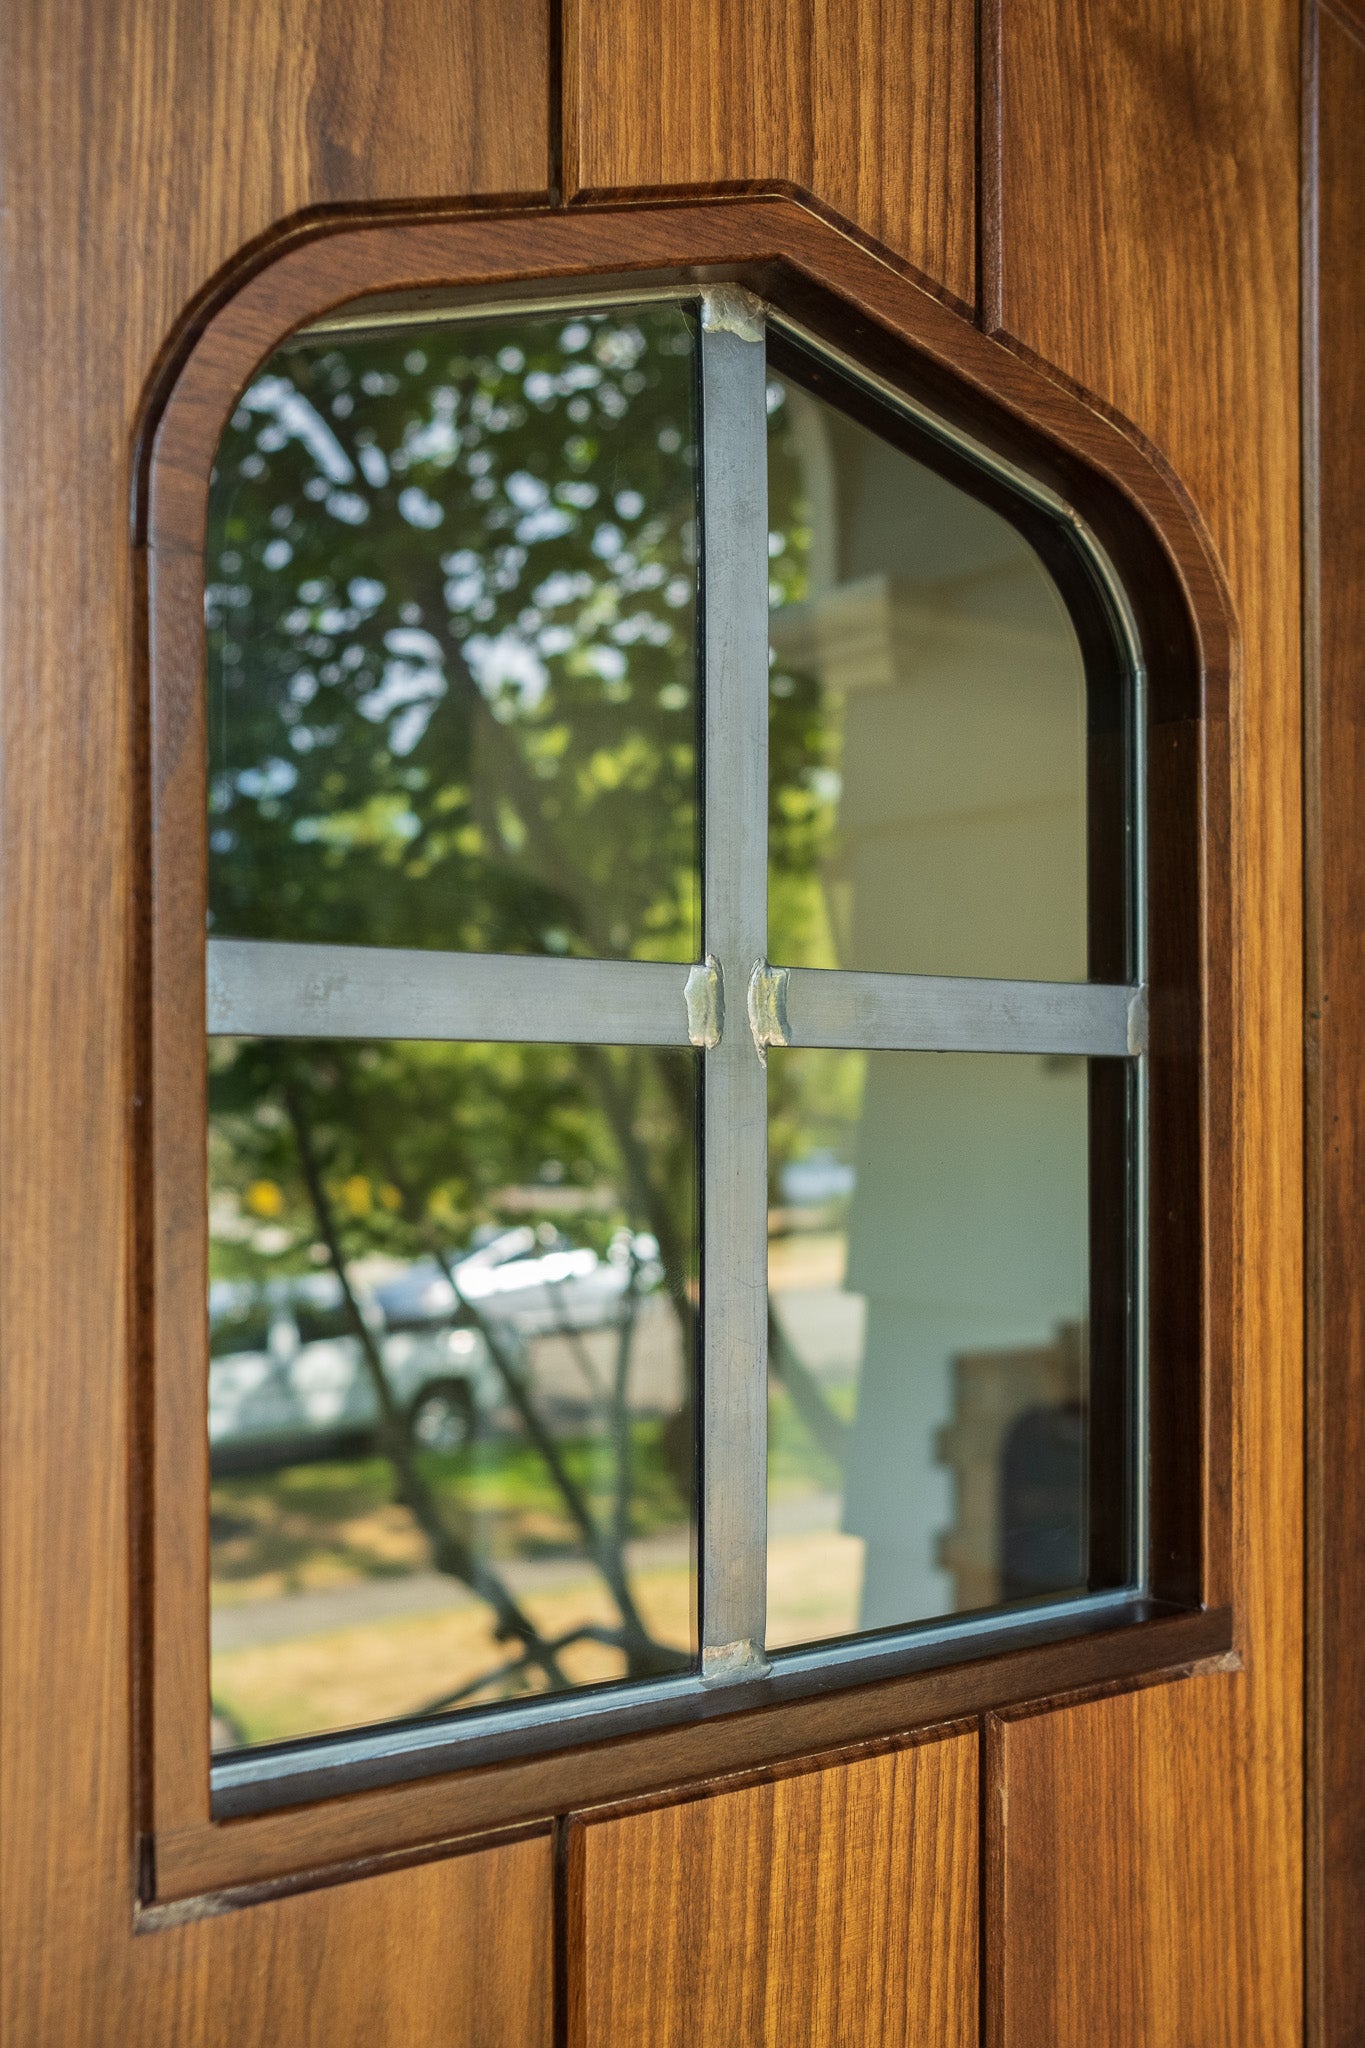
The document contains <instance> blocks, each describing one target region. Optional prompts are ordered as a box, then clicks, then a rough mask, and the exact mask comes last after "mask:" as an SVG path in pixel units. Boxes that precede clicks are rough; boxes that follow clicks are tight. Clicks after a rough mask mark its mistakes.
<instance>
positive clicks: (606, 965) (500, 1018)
mask: <svg viewBox="0 0 1365 2048" xmlns="http://www.w3.org/2000/svg"><path fill="white" fill-rule="evenodd" d="M687 971H688V970H687V964H686V963H685V962H681V961H679V962H674V961H657V960H568V959H563V958H560V957H558V956H556V955H553V954H550V955H543V954H539V953H525V954H523V953H436V952H426V951H423V950H420V949H410V948H399V947H386V946H314V945H304V944H293V943H286V942H283V941H278V940H269V939H210V940H209V942H208V1028H209V1031H210V1033H211V1034H212V1035H214V1036H219V1037H239V1038H408V1039H419V1038H420V1039H467V1040H474V1041H477V1040H506V1041H514V1042H517V1043H534V1044H544V1045H656V1046H671V1045H677V1046H682V1047H687V1046H688V1045H689V1040H688V1016H687V1003H686V1000H685V997H684V989H685V986H686V980H687Z"/></svg>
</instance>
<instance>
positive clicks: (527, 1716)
mask: <svg viewBox="0 0 1365 2048" xmlns="http://www.w3.org/2000/svg"><path fill="white" fill-rule="evenodd" d="M1157 1611H1158V1610H1157V1609H1155V1608H1154V1607H1153V1606H1152V1604H1151V1603H1150V1602H1148V1601H1146V1600H1145V1599H1143V1598H1142V1597H1141V1596H1140V1595H1138V1594H1137V1593H1136V1592H1135V1591H1134V1589H1133V1588H1132V1587H1131V1586H1129V1587H1118V1588H1115V1589H1113V1590H1112V1591H1105V1592H1102V1593H1080V1594H1055V1595H1052V1596H1050V1597H1045V1598H1043V1599H1040V1600H1038V1601H1036V1602H1032V1603H1030V1604H1028V1605H1027V1606H1020V1607H1005V1608H991V1609H986V1610H983V1611H981V1612H979V1613H975V1614H967V1615H958V1616H949V1617H947V1618H946V1619H944V1620H941V1621H934V1622H920V1623H914V1624H911V1625H910V1626H908V1627H906V1628H903V1629H895V1630H886V1631H883V1632H882V1633H880V1634H877V1635H865V1636H849V1637H846V1638H843V1639H842V1640H840V1641H837V1642H831V1643H816V1644H812V1645H810V1646H809V1647H807V1648H801V1649H796V1650H778V1651H774V1652H773V1653H772V1662H771V1666H770V1668H769V1669H768V1671H767V1672H766V1673H764V1674H763V1675H761V1676H757V1677H754V1678H753V1679H752V1680H750V1681H749V1682H747V1683H743V1684H736V1685H724V1686H716V1685H708V1684H707V1683H706V1682H705V1681H704V1679H703V1678H702V1677H701V1675H700V1672H694V1673H688V1674H684V1675H683V1676H680V1677H677V1678H656V1679H641V1680H637V1681H635V1682H634V1683H631V1684H624V1685H603V1686H592V1687H585V1688H584V1689H583V1690H582V1691H580V1692H570V1693H541V1694H539V1695H538V1696H537V1697H536V1698H535V1699H534V1700H529V1701H524V1702H523V1701H518V1702H516V1703H508V1704H506V1705H499V1706H491V1707H472V1708H471V1707H467V1708H465V1709H463V1710H462V1711H459V1712H456V1713H452V1714H447V1715H442V1716H440V1717H439V1718H433V1719H431V1720H427V1721H407V1722H399V1723H396V1724H391V1725H389V1726H387V1727H385V1726H380V1727H375V1728H367V1729H358V1730H355V1731H353V1732H351V1733H348V1734H345V1735H327V1736H318V1737H316V1738H314V1739H312V1740H304V1741H300V1742H291V1743H281V1744H276V1745H272V1746H270V1747H263V1748H261V1749H257V1750H241V1751H237V1752H236V1753H234V1754H231V1755H228V1756H222V1757H215V1758H214V1759H213V1762H212V1766H211V1777H210V1782H211V1788H212V1811H213V1818H214V1819H215V1820H233V1819H236V1818H237V1817H239V1816H241V1815H244V1814H250V1813H266V1812H270V1811H271V1810H273V1809H277V1808H279V1807H283V1806H294V1805H299V1804H302V1803H303V1802H305V1801H311V1800H315V1799H324V1798H327V1797H335V1796H337V1795H339V1794H341V1793H343V1792H354V1791H360V1790H362V1789H367V1788H370V1787H374V1786H378V1785H385V1784H398V1783H402V1782H403V1781H405V1780H407V1781H410V1780H412V1779H414V1778H423V1777H433V1776H436V1775H437V1774H439V1773H442V1772H446V1771H457V1770H474V1769H478V1768H480V1767H482V1766H484V1765H488V1764H492V1763H502V1762H505V1761H508V1760H510V1759H511V1758H514V1757H530V1756H537V1755H545V1754H547V1753H549V1752H553V1751H554V1750H558V1749H569V1748H577V1747H579V1746H580V1745H581V1744H584V1743H589V1742H603V1741H609V1740H612V1739H613V1738H620V1737H622V1736H625V1735H633V1734H641V1733H644V1732H646V1731H648V1730H649V1729H652V1728H666V1727H670V1726H676V1725H677V1724H678V1723H679V1722H682V1721H695V1720H710V1719H712V1718H714V1717H716V1716H717V1715H722V1714H734V1713H740V1712H748V1711H749V1710H751V1709H752V1708H755V1707H762V1706H774V1705H777V1704H779V1703H780V1702H783V1701H790V1700H800V1699H809V1698H811V1697H813V1696H815V1695H817V1694H819V1693H823V1692H826V1691H828V1690H829V1689H830V1688H831V1686H838V1687H840V1688H842V1687H844V1686H851V1685H868V1684H874V1683H876V1682H877V1681H878V1680H880V1679H887V1678H895V1677H900V1676H904V1675H907V1674H909V1673H912V1672H915V1671H921V1670H929V1669H935V1668H938V1667H940V1666H943V1667H947V1666H950V1665H953V1664H961V1663H967V1662H970V1661H972V1660H973V1659H975V1658H978V1657H985V1656H993V1655H996V1654H1002V1655H1003V1654H1004V1653H1006V1652H1008V1651H1012V1650H1018V1649H1024V1648H1027V1647H1028V1646H1029V1645H1030V1644H1033V1643H1051V1642H1057V1643H1062V1642H1065V1641H1066V1640H1067V1639H1068V1638H1070V1637H1073V1636H1084V1635H1091V1634H1095V1633H1097V1632H1101V1631H1104V1630H1106V1629H1111V1628H1119V1627H1123V1626H1125V1625H1135V1624H1140V1623H1142V1622H1143V1621H1147V1620H1150V1619H1152V1618H1154V1616H1155V1614H1156V1613H1157ZM1163 1611H1165V1610H1163Z"/></svg>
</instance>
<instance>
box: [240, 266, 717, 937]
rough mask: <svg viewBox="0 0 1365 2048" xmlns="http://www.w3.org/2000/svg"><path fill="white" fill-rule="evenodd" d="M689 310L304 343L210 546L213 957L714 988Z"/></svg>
mask: <svg viewBox="0 0 1365 2048" xmlns="http://www.w3.org/2000/svg"><path fill="white" fill-rule="evenodd" d="M694 384H695V348H694V340H693V320H692V316H691V315H690V314H689V313H687V312H686V311H684V310H683V309H682V308H680V307H677V306H661V307H652V308H641V309H636V310H633V311H623V312H611V313H604V312H598V313H587V314H573V315H567V314H562V315H557V316H555V317H553V318H546V317H539V316H538V317H535V318H522V319H512V318H507V319H501V320H497V321H488V322H476V323H473V324H471V323H469V322H452V321H448V322H447V323H445V324H444V325H441V324H434V325H432V326H431V327H413V326H407V327H402V328H391V329H388V330H387V331H385V330H375V331H369V332H354V331H353V332H350V333H345V334H343V333H338V334H335V335H332V336H314V337H312V338H307V337H305V338H304V339H303V340H301V341H298V342H295V343H293V344H291V345H289V346H288V347H286V348H284V349H282V350H280V351H279V352H278V353H277V354H276V355H275V356H274V357H272V359H271V360H270V361H269V362H268V363H267V364H266V366H265V368H264V369H263V370H262V371H261V372H260V374H259V375H258V376H257V377H256V378H255V379H254V381H253V382H252V384H251V385H250V387H249V388H248V390H247V391H246V392H245V393H244V395H243V397H242V400H241V402H240V404H239V406H238V409H237V411H236V412H235V414H234V415H233V418H232V421H231V423H230V425H229V427H228V429H227V431H226V433H225V434H224V437H223V440H222V443H221V445H220V447H219V451H218V460H217V467H216V470H215V472H214V480H213V487H212V493H211V499H210V511H209V534H208V591H207V618H208V688H209V809H210V818H209V832H210V883H209V897H210V925H211V929H212V930H213V932H214V933H215V934H217V935H218V936H227V937H235V938H258V939H259V938H269V939H303V940H313V941H329V942H332V943H342V944H344V943H354V944H364V945H386V946H431V947H443V948H447V949H451V950H457V951H494V952H515V953H527V952H529V953H541V952H548V953H556V952H559V953H575V954H583V955H596V956H599V957H639V958H646V959H665V960H690V959H693V958H695V957H696V955H697V953H698V951H699V950H700V948H699V943H698V931H697V918H698V908H697V874H698V850H697V747H696V721H697V703H696V680H695V679H696V631H697V629H696V605H697V572H696V560H695V552H696V454H695V448H696V419H695V412H696V405H695V396H694Z"/></svg>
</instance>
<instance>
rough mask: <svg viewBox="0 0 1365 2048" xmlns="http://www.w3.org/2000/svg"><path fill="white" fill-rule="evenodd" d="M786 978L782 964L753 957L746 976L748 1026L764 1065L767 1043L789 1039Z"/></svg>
mask: <svg viewBox="0 0 1365 2048" xmlns="http://www.w3.org/2000/svg"><path fill="white" fill-rule="evenodd" d="M788 979H789V973H788V970H787V969H786V968H785V967H770V966H769V965H768V963H767V961H766V960H756V961H755V962H754V969H753V973H752V974H751V975H750V976H749V1029H750V1031H751V1032H752V1033H753V1039H754V1046H755V1049H756V1051H757V1053H758V1056H759V1058H760V1059H761V1060H762V1061H763V1064H764V1065H765V1066H766V1065H767V1063H768V1047H769V1046H770V1045H790V1044H791V1042H792V1039H791V1027H790V1025H789V1024H788V1022H787V982H788Z"/></svg>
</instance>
